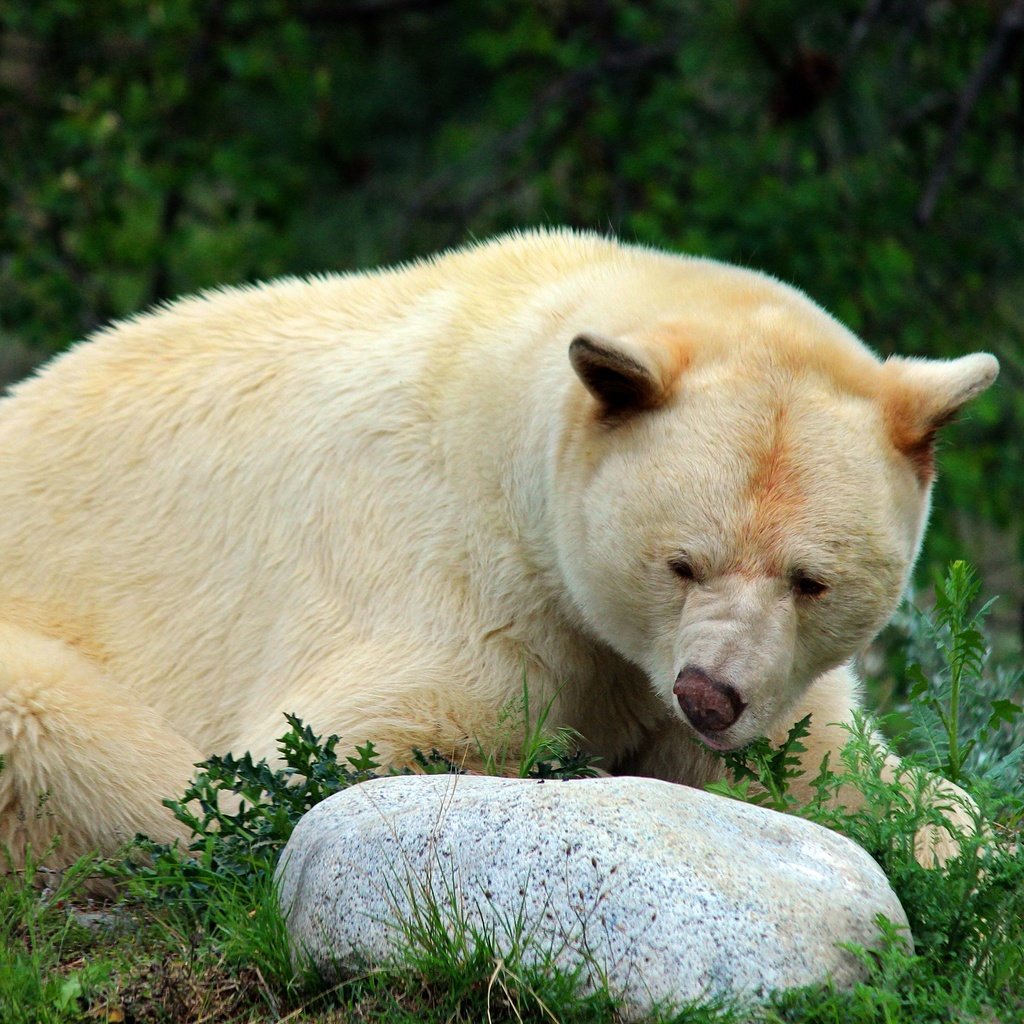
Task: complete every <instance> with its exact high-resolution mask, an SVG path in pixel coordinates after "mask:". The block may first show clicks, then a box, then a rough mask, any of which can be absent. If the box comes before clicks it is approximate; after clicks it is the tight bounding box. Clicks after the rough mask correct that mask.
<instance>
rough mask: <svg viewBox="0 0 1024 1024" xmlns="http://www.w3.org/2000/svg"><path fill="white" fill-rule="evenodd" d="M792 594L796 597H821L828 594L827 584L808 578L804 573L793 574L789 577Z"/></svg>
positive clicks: (811, 577)
mask: <svg viewBox="0 0 1024 1024" xmlns="http://www.w3.org/2000/svg"><path fill="white" fill-rule="evenodd" d="M790 582H791V584H792V587H793V590H794V592H795V593H796V594H797V596H798V597H810V598H814V597H822V596H823V595H824V594H827V593H828V589H829V588H828V584H827V583H822V582H821V580H818V579H815V578H814V577H813V576H809V575H808V574H807V573H805V572H800V571H797V572H794V573H793V575H792V576H791V577H790Z"/></svg>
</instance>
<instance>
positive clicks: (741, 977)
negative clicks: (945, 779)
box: [279, 776, 907, 1016]
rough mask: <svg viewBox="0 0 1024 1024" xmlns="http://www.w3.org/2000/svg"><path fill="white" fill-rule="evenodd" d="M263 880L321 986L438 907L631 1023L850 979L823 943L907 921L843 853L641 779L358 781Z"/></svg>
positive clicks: (820, 831)
mask: <svg viewBox="0 0 1024 1024" xmlns="http://www.w3.org/2000/svg"><path fill="white" fill-rule="evenodd" d="M279 880H280V885H281V901H282V906H283V908H284V910H285V913H286V915H287V919H288V926H289V931H290V934H291V938H292V941H293V943H294V945H295V947H296V949H301V950H305V951H306V952H307V953H308V954H309V956H310V957H311V958H312V959H313V961H314V962H315V963H316V964H317V965H318V966H319V967H320V968H321V970H323V971H325V972H326V973H327V974H328V975H329V976H337V975H339V974H343V973H344V972H345V971H346V970H347V969H356V968H358V967H361V966H365V965H366V964H367V963H378V962H382V961H387V960H389V959H392V958H394V957H395V956H396V954H397V955H399V956H400V955H401V950H402V949H403V948H404V946H405V944H406V943H407V942H408V936H409V935H410V934H412V932H413V931H415V929H416V927H417V926H418V925H419V924H422V923H423V922H424V921H426V920H427V919H428V918H429V916H430V915H431V914H432V913H433V911H432V910H431V909H430V908H432V907H436V908H438V910H439V912H440V915H441V916H440V918H439V919H440V920H441V921H444V922H445V924H446V926H447V927H448V928H450V929H454V928H457V927H462V926H463V925H465V924H468V925H470V926H472V927H474V928H476V929H477V930H478V931H481V932H483V933H485V934H489V935H492V936H493V940H494V944H495V946H496V948H497V950H498V951H499V953H501V954H502V955H505V956H506V957H507V956H509V955H510V954H511V956H513V957H514V956H515V955H516V951H517V950H522V958H523V960H524V961H526V962H540V961H543V960H544V959H545V958H550V959H553V960H554V961H555V962H557V963H558V964H559V965H561V966H563V967H566V968H573V967H576V966H580V967H582V970H583V977H584V978H585V979H586V983H587V984H588V985H593V984H596V983H597V979H598V978H600V977H602V976H603V977H605V978H606V979H607V981H608V983H609V988H610V989H611V991H612V992H613V993H614V994H616V995H617V996H619V997H620V998H622V999H623V1000H624V1002H625V1004H626V1006H627V1008H628V1009H627V1012H628V1013H629V1014H630V1015H631V1016H641V1015H643V1014H644V1013H645V1012H646V1011H648V1010H649V1009H650V1008H651V1007H652V1006H653V1005H654V1004H655V1003H659V1002H669V1003H672V1002H680V1001H685V1000H692V999H698V998H701V997H705V996H715V995H722V996H728V997H739V998H741V999H742V998H750V997H753V998H756V997H757V996H760V995H763V994H766V993H767V992H769V991H771V990H773V989H778V988H786V987H791V986H798V985H805V984H809V983H812V982H815V981H819V980H822V979H824V978H825V977H826V975H831V976H832V977H833V978H834V979H835V981H836V983H837V984H839V985H841V986H845V985H850V984H851V983H852V982H853V981H855V980H856V979H857V978H858V977H859V976H860V969H859V962H858V961H857V960H856V958H855V957H853V956H852V955H851V954H850V953H848V952H846V951H845V950H843V949H841V948H839V945H838V944H839V943H859V944H862V945H865V946H870V945H873V944H874V943H875V942H876V941H877V937H878V930H877V928H876V926H875V923H874V922H875V917H876V915H877V914H879V913H881V914H884V915H885V916H886V917H888V918H889V919H890V920H892V921H894V922H895V923H897V924H899V925H902V926H904V927H905V926H906V923H907V922H906V917H905V915H904V913H903V908H902V907H901V906H900V904H899V901H898V900H897V898H896V896H895V894H894V893H893V892H892V890H891V889H890V888H889V885H888V883H887V881H886V879H885V877H884V875H883V874H882V872H881V871H880V869H879V868H878V866H877V865H876V864H875V862H874V861H873V860H872V859H871V857H869V856H868V854H867V853H865V852H864V851H863V850H862V849H860V847H858V846H856V845H855V844H854V843H852V842H850V841H849V840H847V839H844V838H843V837H841V836H839V835H837V834H835V833H832V832H830V831H828V830H826V829H824V828H821V827H819V826H817V825H813V824H811V823H809V822H806V821H803V820H800V819H798V818H792V817H788V816H786V815H782V814H777V813H775V812H772V811H766V810H763V809H761V808H758V807H753V806H749V805H745V804H741V803H736V802H733V801H731V800H727V799H724V798H722V797H716V796H712V795H710V794H707V793H703V792H700V791H697V790H694V789H688V788H686V787H684V786H675V785H671V784H669V783H666V782H658V781H655V780H651V779H634V778H600V779H587V780H580V781H573V782H559V781H547V782H535V781H529V780H519V779H496V778H482V777H475V776H405V777H395V778H388V779H379V780H376V781H371V782H367V783H364V784H363V785H360V786H356V787H354V788H352V789H349V790H346V791H344V792H342V793H338V794H337V795H335V796H333V797H331V798H330V799H328V800H326V801H324V803H322V804H320V805H318V806H317V807H315V808H313V810H311V811H310V812H309V813H308V814H307V815H306V816H305V817H304V818H303V819H302V821H300V822H299V825H298V827H297V828H296V830H295V833H294V834H293V836H292V838H291V841H290V842H289V843H288V846H287V847H286V849H285V852H284V855H283V858H282V861H281V867H280V868H279ZM400 922H407V923H408V922H412V926H413V927H412V930H411V931H410V929H409V927H408V925H407V926H406V927H405V928H403V925H402V924H401V923H400Z"/></svg>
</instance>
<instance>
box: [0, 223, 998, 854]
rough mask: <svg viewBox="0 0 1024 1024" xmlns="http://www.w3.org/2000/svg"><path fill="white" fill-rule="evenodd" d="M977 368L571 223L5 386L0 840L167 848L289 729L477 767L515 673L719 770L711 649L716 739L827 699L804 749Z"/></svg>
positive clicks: (567, 713) (141, 322)
mask: <svg viewBox="0 0 1024 1024" xmlns="http://www.w3.org/2000/svg"><path fill="white" fill-rule="evenodd" d="M577 335H587V336H588V338H589V339H591V340H589V341H587V342H586V343H585V344H582V345H577V346H574V355H573V362H572V363H570V357H569V354H568V350H569V346H570V342H571V341H572V340H573V338H574V337H576V336H577ZM594 339H596V340H594ZM609 361H610V362H609ZM609 366H610V367H611V368H610V369H609ZM574 367H575V371H576V372H574ZM995 372H996V367H995V361H994V360H993V359H992V358H991V357H989V356H973V357H967V358H965V359H963V360H958V361H956V362H953V363H938V362H934V363H932V362H914V361H899V360H896V361H890V362H889V363H885V364H883V363H881V362H879V361H878V360H877V359H876V357H875V356H874V355H872V354H871V353H870V352H869V351H868V350H867V349H866V348H865V347H864V346H863V345H862V344H861V343H860V342H859V341H858V340H857V339H856V338H855V337H853V336H852V335H851V334H850V333H849V332H848V331H846V330H845V329H844V328H842V327H841V326H840V325H839V324H837V323H836V322H835V321H834V320H832V319H831V318H830V317H829V316H827V315H826V314H825V313H824V312H822V311H821V310H820V309H819V308H818V307H817V306H815V305H814V304H813V303H812V302H810V301H809V300H808V299H807V298H805V297H804V296H803V295H802V294H800V293H799V292H797V291H795V290H793V289H791V288H788V287H786V286H784V285H781V284H779V283H778V282H776V281H774V280H772V279H770V278H767V277H764V276H761V275H759V274H756V273H753V272H749V271H746V270H741V269H737V268H733V267H729V266H724V265H721V264H717V263H714V262H710V261H704V260H696V259H688V258H682V257H677V256H673V255H667V254H663V253H659V252H654V251H651V250H646V249H642V248H634V247H629V246H623V245H620V244H617V243H615V242H613V241H610V240H606V239H603V238H599V237H596V236H592V235H576V234H572V233H568V232H551V233H533V234H525V235H514V236H508V237H505V238H501V239H498V240H496V241H494V242H491V243H488V244H485V245H481V246H477V247H473V248H470V249H466V250H462V251H458V252H454V253H450V254H447V255H444V256H442V257H439V258H437V259H434V260H430V261H427V262H422V263H417V264H414V265H411V266H407V267H403V268H399V269H396V270H389V271H383V272H379V273H367V274H356V275H346V276H329V277H321V278H315V279H311V280H308V281H298V280H284V281H279V282H276V283H271V284H267V285H263V286H260V287H252V288H238V289H230V290H224V291H217V292H212V293H208V294H205V295H202V296H199V297H196V298H189V299H185V300H182V301H180V302H176V303H174V304H172V305H169V306H166V307H163V308H160V309H157V310H155V311H154V312H152V313H149V314H147V315H144V316H140V317H137V318H135V319H132V320H128V321H125V322H122V323H119V324H115V325H113V326H112V327H110V328H108V329H106V330H104V331H101V332H99V333H98V334H96V335H95V336H93V337H92V338H91V339H89V340H88V341H87V342H85V343H83V344H81V345H79V346H77V347H75V348H74V349H72V350H71V351H70V352H68V353H67V354H65V355H64V356H62V357H60V358H59V359H56V360H55V361H54V362H52V363H51V364H50V365H49V366H48V367H46V368H44V370H43V371H42V372H41V373H40V374H39V375H38V376H37V377H36V378H34V379H32V380H29V381H27V382H25V383H23V384H21V385H20V386H18V387H17V388H16V389H15V391H14V393H13V395H12V396H11V397H10V398H8V399H6V400H5V401H4V402H3V403H2V404H0V753H2V755H3V757H4V758H5V759H6V769H5V770H4V771H3V773H2V774H0V842H2V843H7V844H10V846H11V847H12V849H13V851H14V854H15V858H16V860H17V859H19V858H20V857H21V856H22V855H23V852H24V849H25V845H26V844H27V843H31V844H32V845H33V846H34V847H36V848H37V849H38V848H41V847H43V846H44V845H45V844H46V842H47V841H48V840H49V839H50V838H51V837H52V836H53V835H54V834H57V833H59V834H60V836H61V838H62V845H61V847H60V852H59V857H60V858H63V859H67V858H69V857H72V856H74V855H76V854H78V853H79V852H81V851H83V850H86V849H89V848H99V849H101V850H104V851H110V850H111V849H112V848H113V847H114V846H115V845H116V844H117V843H118V842H120V841H121V840H123V839H126V838H129V837H130V836H131V835H132V834H133V833H134V832H135V831H136V830H142V831H145V832H148V833H149V834H150V835H152V836H154V837H155V838H158V839H172V838H175V837H177V836H178V835H179V832H178V830H177V828H176V826H175V825H174V823H173V821H172V819H171V817H170V815H169V813H168V812H166V811H165V810H164V809H163V808H162V807H161V804H160V801H161V799H162V798H165V797H172V796H176V795H179V794H180V793H181V792H182V790H183V788H184V786H185V784H186V782H187V780H188V779H189V777H190V775H191V773H192V767H191V766H192V765H193V763H194V762H195V761H197V760H199V759H200V758H202V757H203V756H206V755H209V754H212V753H222V752H226V751H229V750H230V751H234V752H235V753H240V752H242V751H243V750H249V751H252V753H253V754H254V755H256V756H266V757H271V756H273V755H274V752H275V739H276V738H277V737H278V736H279V735H280V734H281V733H282V732H283V731H284V720H283V718H282V714H283V713H284V712H295V713H297V714H299V715H300V716H301V717H302V718H303V719H304V720H305V721H306V722H308V723H309V724H310V725H312V726H313V728H314V729H316V730H317V731H319V732H322V733H328V732H336V733H339V734H341V735H342V737H343V738H344V740H345V742H346V743H348V744H350V745H354V744H357V743H362V742H364V741H366V740H369V739H372V740H373V741H374V742H375V743H376V744H377V745H378V748H379V749H380V750H381V752H382V753H383V755H384V757H385V758H387V759H389V760H393V761H395V762H398V761H401V760H402V759H403V758H405V757H407V756H408V754H409V751H410V750H411V749H412V748H414V747H418V748H422V749H429V748H431V747H437V748H439V749H441V750H442V751H445V752H446V753H448V754H450V755H452V756H454V757H455V758H456V759H463V758H466V759H468V760H469V761H470V762H472V760H473V758H474V756H475V754H476V751H477V744H478V743H481V744H483V745H484V747H486V746H487V743H488V738H489V737H491V736H493V735H494V733H495V731H496V728H497V722H498V718H499V712H500V711H501V709H502V707H503V706H504V705H506V704H507V703H508V701H509V700H510V699H512V698H514V697H515V695H516V694H517V693H518V692H519V690H520V687H521V685H522V681H523V678H524V673H525V677H526V680H527V682H528V685H529V688H530V693H531V697H532V701H533V705H534V707H539V706H541V705H542V704H543V703H545V702H547V701H549V700H553V701H554V710H553V715H552V719H551V723H552V724H554V725H559V724H568V725H571V726H574V727H575V728H576V729H578V730H579V731H580V732H581V733H582V734H583V736H584V737H585V739H586V741H587V744H588V745H589V747H590V748H591V749H592V750H593V752H595V753H596V754H598V755H600V756H601V757H602V758H603V764H604V766H605V767H606V768H608V769H610V770H612V771H635V772H642V773H650V774H654V775H658V776H661V777H664V778H667V779H672V780H678V781H681V782H689V783H693V784H699V783H702V782H703V781H704V780H706V779H707V778H708V777H710V776H711V775H712V774H713V773H714V772H715V771H716V767H715V764H716V762H715V760H714V759H713V758H712V757H710V756H709V754H708V752H707V750H706V748H705V747H704V746H703V745H702V743H701V742H700V741H698V739H697V738H696V734H695V731H694V730H693V728H691V726H690V725H689V724H687V723H686V722H685V721H684V719H683V715H682V713H681V711H680V706H679V702H678V701H677V699H676V696H675V695H674V693H673V685H674V683H675V681H676V679H677V677H678V676H679V674H680V672H681V670H682V669H683V667H684V666H686V665H689V664H694V663H697V664H699V665H700V666H701V667H702V669H703V670H705V671H707V672H709V673H713V674H715V675H716V676H720V677H722V678H727V679H729V680H730V681H731V682H732V684H733V685H734V686H735V687H736V689H737V691H738V692H739V693H740V695H741V697H742V700H743V702H744V703H745V704H746V710H745V711H744V712H743V714H742V715H741V716H740V718H739V719H738V721H737V722H736V723H735V724H734V725H733V726H731V727H730V728H729V729H726V730H725V731H724V732H722V733H720V734H717V735H716V737H715V738H714V739H713V742H716V743H717V744H718V745H720V746H735V745H737V744H739V743H742V742H745V741H747V740H749V739H751V738H753V737H754V736H755V735H758V734H760V733H763V732H767V733H771V734H780V733H784V732H785V730H786V728H788V726H789V725H790V724H791V723H792V722H793V721H794V720H795V719H796V718H798V717H799V716H800V715H802V714H803V713H805V711H807V710H810V711H813V713H814V722H815V725H816V727H817V729H816V734H815V741H814V743H813V744H812V745H811V746H812V749H811V754H810V756H811V757H812V758H814V759H820V756H821V754H822V753H823V752H824V750H826V749H830V748H833V747H834V746H835V745H836V744H837V742H839V740H838V739H837V732H838V731H837V730H836V729H834V728H831V729H830V728H828V727H827V724H828V723H832V722H838V721H845V720H848V718H849V715H850V710H851V708H852V707H853V706H855V705H856V703H857V692H856V691H857V687H856V684H855V681H854V679H853V677H852V675H851V673H850V671H849V670H848V668H846V667H845V666H846V664H847V663H848V662H849V660H850V659H851V658H852V657H853V656H854V655H855V654H856V652H857V651H859V650H860V649H861V648H862V647H863V646H864V645H865V644H866V643H867V642H868V641H869V640H870V639H871V637H872V636H873V635H874V634H875V632H876V631H877V630H878V629H879V628H880V626H881V625H882V624H883V623H884V622H885V621H886V619H887V618H888V617H889V615H890V614H891V612H892V610H893V608H894V606H895V604H896V602H897V601H898V599H899V596H900V594H901V592H902V590H903V588H904V586H905V583H906V580H907V576H908V573H909V570H910V567H911V565H912V563H913V560H914V558H915V555H916V552H917V549H918V545H919V543H920V538H921V533H922V530H923V527H924V523H925V520H926V517H927V508H928V491H929V484H930V464H929V454H928V449H929V444H930V436H931V432H933V430H934V428H935V426H936V425H938V424H939V423H940V422H941V421H943V420H944V419H945V418H948V416H949V415H950V414H951V413H952V412H953V411H955V409H956V408H957V407H958V406H959V405H960V404H962V403H963V402H964V401H966V400H967V399H968V398H970V397H971V396H972V395H973V394H974V393H976V392H977V391H979V390H981V389H982V388H983V387H985V386H987V384H988V383H990V382H991V380H992V379H993V378H994V376H995ZM609 374H610V376H609ZM616 374H619V376H616ZM609 380H611V384H609ZM623 383H625V384H626V385H627V388H626V398H625V399H621V395H620V391H621V388H620V385H622V384H623ZM616 396H619V397H616ZM682 556H685V558H687V559H689V560H690V562H692V564H693V568H694V571H695V578H694V579H692V580H686V579H682V578H680V575H679V573H678V571H673V570H672V569H671V568H670V566H669V562H670V561H671V560H672V559H677V560H678V559H679V558H680V557H682ZM797 571H800V572H804V573H810V574H813V576H814V577H815V578H816V579H820V581H821V582H823V583H824V584H826V585H827V586H828V587H829V589H828V591H827V593H824V594H823V595H822V596H818V597H807V596H802V595H800V594H797V593H796V592H795V591H794V579H795V578H796V577H795V576H794V573H796V572H797ZM44 794H46V796H45V801H44V802H42V803H40V800H41V798H42V797H43V795H44Z"/></svg>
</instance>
